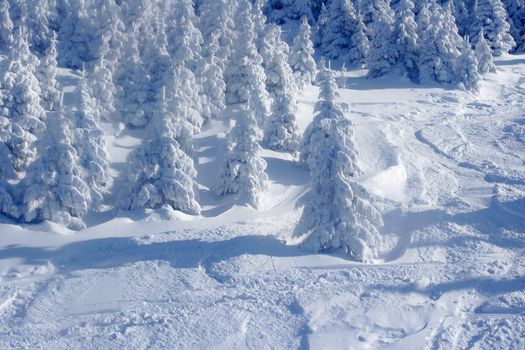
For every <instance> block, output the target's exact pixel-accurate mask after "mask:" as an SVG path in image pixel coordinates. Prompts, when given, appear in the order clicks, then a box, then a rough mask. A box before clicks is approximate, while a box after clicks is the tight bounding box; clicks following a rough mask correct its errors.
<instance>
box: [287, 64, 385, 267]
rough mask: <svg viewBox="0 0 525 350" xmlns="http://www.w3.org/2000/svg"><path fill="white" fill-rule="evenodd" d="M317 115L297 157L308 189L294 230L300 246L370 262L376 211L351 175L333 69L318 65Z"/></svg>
mask: <svg viewBox="0 0 525 350" xmlns="http://www.w3.org/2000/svg"><path fill="white" fill-rule="evenodd" d="M318 81H319V83H320V85H321V91H320V94H319V101H318V102H317V104H316V107H315V110H316V112H317V114H316V115H315V117H314V120H313V121H312V123H311V124H310V125H309V126H308V128H307V130H306V132H305V134H304V139H303V144H302V148H301V159H302V160H303V161H304V162H305V163H306V165H307V166H308V168H309V169H310V175H311V186H312V187H311V189H310V190H309V192H308V193H307V194H306V195H305V196H304V197H303V198H301V201H300V203H299V204H300V205H304V210H303V214H302V216H301V219H300V220H299V223H298V224H297V227H296V229H295V232H294V236H296V237H305V238H304V240H303V242H302V246H303V247H304V248H306V249H309V250H313V251H317V252H322V251H326V250H329V249H333V248H342V249H344V250H345V252H346V253H347V254H348V255H349V256H351V257H352V258H354V259H356V260H358V261H363V262H371V261H372V259H373V258H374V256H375V255H376V254H377V249H378V248H379V245H380V237H379V232H378V227H380V226H382V225H383V222H382V219H381V214H380V213H379V211H378V210H377V208H376V207H375V205H374V201H373V199H372V197H371V195H370V194H369V193H368V192H367V190H366V189H365V188H364V187H363V186H361V185H360V184H359V183H358V182H357V181H356V180H355V177H356V176H357V175H359V174H360V173H361V171H360V169H359V166H358V164H357V162H358V154H357V150H356V146H355V142H354V140H353V131H352V123H351V122H350V121H349V120H348V119H346V117H345V106H343V105H342V104H341V103H339V102H338V101H337V98H338V93H337V85H336V83H335V77H334V74H333V72H331V71H330V70H328V69H327V68H326V67H323V68H322V70H321V71H320V72H319V77H318Z"/></svg>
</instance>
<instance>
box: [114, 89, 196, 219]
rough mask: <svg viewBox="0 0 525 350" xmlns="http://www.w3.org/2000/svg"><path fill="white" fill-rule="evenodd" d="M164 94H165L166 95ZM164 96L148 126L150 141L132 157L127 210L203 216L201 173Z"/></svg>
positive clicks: (123, 204) (124, 204)
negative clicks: (181, 142)
mask: <svg viewBox="0 0 525 350" xmlns="http://www.w3.org/2000/svg"><path fill="white" fill-rule="evenodd" d="M163 95H164V94H163ZM175 119H176V116H175V115H174V113H172V112H171V111H170V110H169V109H168V101H167V99H166V98H165V97H164V96H163V97H162V98H161V101H160V103H159V106H158V108H157V109H156V111H155V114H154V115H153V118H152V122H151V123H150V124H149V126H148V130H147V132H148V135H149V138H148V139H147V140H146V141H145V143H144V144H142V145H141V146H140V147H139V148H138V149H136V150H135V151H133V152H132V153H131V154H130V162H131V172H130V174H131V175H130V185H129V187H128V189H127V190H126V191H125V192H124V193H123V196H122V199H121V208H122V209H124V210H136V209H146V208H151V209H158V208H160V207H162V206H164V205H168V206H170V207H171V208H172V209H174V210H180V211H182V212H184V213H186V214H191V215H196V214H199V213H200V206H199V203H197V201H196V199H195V193H194V188H195V177H196V175H197V171H196V170H195V167H194V165H193V160H192V159H191V158H190V157H189V156H188V155H187V154H186V153H184V152H183V151H182V150H181V148H180V146H179V143H178V142H177V141H176V140H175V137H176V135H175V134H174V133H173V130H172V128H170V127H167V126H169V125H173V124H177V121H176V120H175Z"/></svg>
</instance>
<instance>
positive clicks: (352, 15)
mask: <svg viewBox="0 0 525 350" xmlns="http://www.w3.org/2000/svg"><path fill="white" fill-rule="evenodd" d="M358 22H359V19H358V14H357V12H356V10H355V8H354V6H353V5H352V3H351V2H350V1H349V0H332V1H331V2H330V3H329V7H328V18H327V23H328V25H327V26H326V27H325V28H324V30H323V34H322V38H321V49H322V53H323V55H324V56H325V57H328V58H330V59H340V58H341V59H348V58H349V52H350V50H351V49H352V48H353V47H354V45H356V44H358V43H354V42H353V41H352V36H353V35H354V34H355V33H356V32H357V31H358Z"/></svg>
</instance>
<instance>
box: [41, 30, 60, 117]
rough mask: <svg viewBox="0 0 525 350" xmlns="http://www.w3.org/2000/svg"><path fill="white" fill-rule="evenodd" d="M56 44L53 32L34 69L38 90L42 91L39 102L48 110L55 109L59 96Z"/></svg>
mask: <svg viewBox="0 0 525 350" xmlns="http://www.w3.org/2000/svg"><path fill="white" fill-rule="evenodd" d="M56 44H57V40H56V34H54V32H53V37H52V39H51V41H50V44H49V47H48V49H47V51H46V55H45V56H44V57H43V58H42V59H41V60H40V65H39V66H38V69H37V71H36V76H37V79H38V81H39V83H40V90H41V92H42V95H41V103H42V106H43V107H44V108H45V109H46V110H48V111H53V110H55V107H57V105H58V102H59V98H60V92H59V90H58V81H57V73H58V70H57V50H56Z"/></svg>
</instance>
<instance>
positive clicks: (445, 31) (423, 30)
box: [418, 0, 462, 83]
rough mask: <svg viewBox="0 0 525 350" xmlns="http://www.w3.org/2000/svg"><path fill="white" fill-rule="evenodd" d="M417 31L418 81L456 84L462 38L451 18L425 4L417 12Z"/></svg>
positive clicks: (432, 2)
mask: <svg viewBox="0 0 525 350" xmlns="http://www.w3.org/2000/svg"><path fill="white" fill-rule="evenodd" d="M418 27H419V30H420V33H419V36H420V38H421V40H420V42H421V48H420V55H419V62H418V66H419V79H420V81H422V82H428V81H437V82H441V83H452V82H454V81H456V80H457V79H458V76H457V74H456V65H455V62H456V60H457V58H458V57H459V55H460V47H461V46H460V45H461V42H462V38H461V37H460V36H459V34H458V33H457V27H456V26H455V22H454V20H453V19H452V17H450V16H447V15H446V13H445V11H443V9H442V8H441V6H439V5H438V4H437V3H436V1H435V0H427V1H426V2H425V3H424V4H423V6H422V8H421V10H420V11H419V14H418ZM454 29H455V31H454Z"/></svg>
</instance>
